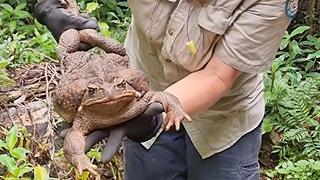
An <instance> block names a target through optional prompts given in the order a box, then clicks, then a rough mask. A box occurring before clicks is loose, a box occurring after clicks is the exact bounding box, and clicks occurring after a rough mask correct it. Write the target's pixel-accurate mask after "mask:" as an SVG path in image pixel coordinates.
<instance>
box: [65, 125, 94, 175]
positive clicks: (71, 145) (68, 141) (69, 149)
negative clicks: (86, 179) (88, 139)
mask: <svg viewBox="0 0 320 180" xmlns="http://www.w3.org/2000/svg"><path fill="white" fill-rule="evenodd" d="M81 127H88V125H86V124H84V123H82V124H80V123H79V121H75V122H74V123H73V126H72V128H71V130H69V132H68V133H67V135H66V138H65V139H64V145H63V152H64V155H65V157H66V158H67V159H68V160H69V161H70V162H71V164H72V165H74V166H75V167H76V168H77V170H78V172H79V173H80V174H82V172H83V170H88V171H89V172H91V173H92V174H93V175H98V173H97V172H96V171H95V170H94V169H95V168H96V166H94V165H93V164H91V162H90V160H89V159H88V158H87V156H86V155H85V153H84V150H85V139H84V136H83V134H84V133H83V132H82V131H81V129H80V128H81Z"/></svg>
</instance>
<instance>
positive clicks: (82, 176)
mask: <svg viewBox="0 0 320 180" xmlns="http://www.w3.org/2000/svg"><path fill="white" fill-rule="evenodd" d="M89 175H90V173H89V172H88V171H84V172H83V173H82V174H81V180H87V179H88V178H89Z"/></svg>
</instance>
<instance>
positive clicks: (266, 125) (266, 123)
mask: <svg viewBox="0 0 320 180" xmlns="http://www.w3.org/2000/svg"><path fill="white" fill-rule="evenodd" d="M261 129H262V134H265V133H268V132H271V131H272V129H273V124H272V120H271V119H270V118H265V119H264V120H263V124H262V128H261Z"/></svg>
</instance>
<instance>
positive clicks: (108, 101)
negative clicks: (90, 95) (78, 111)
mask: <svg viewBox="0 0 320 180" xmlns="http://www.w3.org/2000/svg"><path fill="white" fill-rule="evenodd" d="M140 96H141V94H140V93H139V92H136V91H129V92H126V93H123V94H120V95H116V96H113V97H103V98H99V99H98V98H96V99H88V100H87V101H85V102H83V103H82V106H94V105H99V104H103V106H113V105H116V104H126V103H129V102H130V101H131V100H132V99H134V98H138V97H140Z"/></svg>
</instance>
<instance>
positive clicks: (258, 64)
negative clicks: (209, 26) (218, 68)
mask: <svg viewBox="0 0 320 180" xmlns="http://www.w3.org/2000/svg"><path fill="white" fill-rule="evenodd" d="M289 22H290V18H289V17H287V15H286V13H285V0H262V1H258V2H257V3H256V4H255V5H253V6H252V7H250V8H248V9H247V10H245V11H244V12H243V13H241V14H240V15H239V16H238V17H237V18H236V19H235V20H234V21H233V23H232V24H231V25H230V26H229V27H228V29H227V30H226V32H225V33H224V35H222V37H221V39H220V40H219V42H218V43H217V45H216V48H215V52H214V55H215V56H217V57H218V58H219V59H221V60H222V61H223V62H224V63H226V64H228V65H230V66H232V67H234V68H235V69H238V70H240V71H242V72H247V73H260V72H263V71H265V70H267V69H268V68H269V67H270V66H271V64H272V60H273V59H274V56H275V54H276V52H277V49H278V48H279V45H280V42H281V39H282V36H283V35H284V33H285V31H286V29H287V27H288V25H289Z"/></svg>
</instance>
